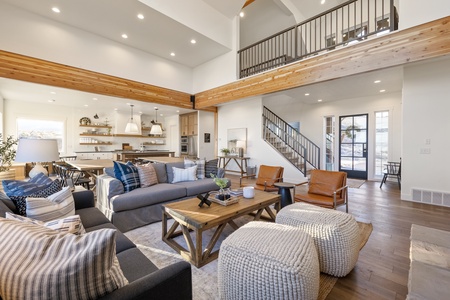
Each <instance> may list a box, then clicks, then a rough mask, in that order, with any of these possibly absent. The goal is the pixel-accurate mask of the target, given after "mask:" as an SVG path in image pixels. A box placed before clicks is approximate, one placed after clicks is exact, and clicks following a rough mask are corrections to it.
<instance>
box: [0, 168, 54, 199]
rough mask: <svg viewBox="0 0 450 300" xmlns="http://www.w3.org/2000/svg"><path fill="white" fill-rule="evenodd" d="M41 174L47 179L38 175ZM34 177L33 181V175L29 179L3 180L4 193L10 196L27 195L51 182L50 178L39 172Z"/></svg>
mask: <svg viewBox="0 0 450 300" xmlns="http://www.w3.org/2000/svg"><path fill="white" fill-rule="evenodd" d="M40 174H42V175H43V176H44V177H46V178H47V179H45V178H43V177H42V176H40ZM35 177H38V178H36V179H35V180H34V181H33V179H34V177H33V178H32V179H30V180H29V181H22V180H3V182H2V185H3V190H4V191H5V193H6V195H8V197H11V196H28V195H31V194H33V193H36V192H39V191H41V190H43V189H45V188H47V187H48V186H50V184H52V182H53V181H52V180H51V179H50V178H48V177H47V176H45V175H44V174H43V173H39V174H38V175H36V176H35Z"/></svg>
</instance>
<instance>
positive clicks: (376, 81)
mask: <svg viewBox="0 0 450 300" xmlns="http://www.w3.org/2000/svg"><path fill="white" fill-rule="evenodd" d="M380 82H381V80H375V81H374V82H373V83H380Z"/></svg>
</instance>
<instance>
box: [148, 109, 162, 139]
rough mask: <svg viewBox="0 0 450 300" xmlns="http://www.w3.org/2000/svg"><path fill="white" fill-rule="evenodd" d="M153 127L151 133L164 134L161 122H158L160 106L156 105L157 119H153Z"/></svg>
mask: <svg viewBox="0 0 450 300" xmlns="http://www.w3.org/2000/svg"><path fill="white" fill-rule="evenodd" d="M150 123H152V128H150V134H162V126H161V123H158V108H157V107H155V120H152V121H151V122H150Z"/></svg>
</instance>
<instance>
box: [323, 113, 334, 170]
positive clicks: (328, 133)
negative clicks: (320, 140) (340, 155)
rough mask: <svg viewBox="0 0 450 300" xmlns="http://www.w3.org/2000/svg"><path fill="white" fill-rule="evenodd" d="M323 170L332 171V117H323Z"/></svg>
mask: <svg viewBox="0 0 450 300" xmlns="http://www.w3.org/2000/svg"><path fill="white" fill-rule="evenodd" d="M324 131H325V170H327V171H333V170H334V139H335V134H334V117H324Z"/></svg>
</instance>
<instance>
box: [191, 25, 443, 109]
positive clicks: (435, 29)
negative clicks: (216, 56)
mask: <svg viewBox="0 0 450 300" xmlns="http://www.w3.org/2000/svg"><path fill="white" fill-rule="evenodd" d="M449 41H450V17H445V18H442V19H440V20H435V21H432V22H430V23H426V24H422V25H419V26H416V27H412V28H409V29H405V30H401V31H395V32H392V33H390V34H387V35H385V36H381V37H377V38H372V39H369V40H367V41H364V42H361V43H358V44H356V45H353V46H347V47H343V48H340V49H337V50H333V51H330V52H327V53H324V54H322V55H317V56H313V57H311V58H308V59H303V60H301V61H298V62H295V63H292V64H289V65H287V66H284V67H280V68H278V69H276V70H273V71H268V72H265V73H262V74H258V75H255V76H251V77H248V78H244V79H241V80H238V81H236V82H233V83H229V84H226V85H223V86H220V87H217V88H213V89H210V90H207V91H204V92H200V93H198V94H196V95H195V99H196V101H195V105H196V108H198V109H200V108H206V107H209V106H215V105H218V104H222V103H227V102H231V101H234V100H238V99H243V98H248V97H253V96H259V95H264V94H269V93H273V92H277V91H282V90H286V89H292V88H296V87H300V86H306V85H310V84H314V83H319V82H325V81H328V80H333V79H337V78H341V77H346V76H351V75H357V74H362V73H366V72H370V71H375V70H380V69H385V68H390V67H395V66H400V65H405V64H409V63H414V62H419V61H423V60H426V59H432V58H438V57H442V56H446V55H449V54H450V42H449Z"/></svg>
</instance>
